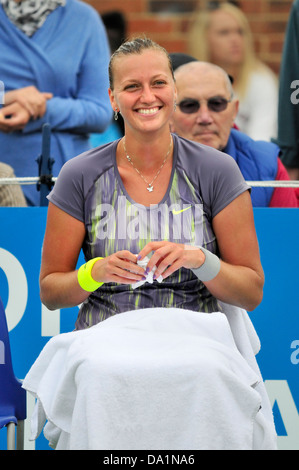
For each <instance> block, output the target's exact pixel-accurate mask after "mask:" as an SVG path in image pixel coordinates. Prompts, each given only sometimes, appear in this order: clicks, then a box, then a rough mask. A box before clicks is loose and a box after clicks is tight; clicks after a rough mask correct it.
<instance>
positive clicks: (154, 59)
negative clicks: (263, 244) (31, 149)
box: [40, 38, 264, 329]
mask: <svg viewBox="0 0 299 470" xmlns="http://www.w3.org/2000/svg"><path fill="white" fill-rule="evenodd" d="M109 79H110V88H109V96H110V101H111V105H112V108H113V111H114V114H115V118H117V116H118V113H121V115H122V117H123V119H124V123H125V136H124V137H123V138H122V139H119V140H117V141H114V142H112V143H109V144H107V145H104V146H101V147H98V148H95V149H92V150H90V151H88V152H85V153H84V154H82V155H79V156H77V157H75V158H73V159H71V160H70V161H68V162H67V163H66V164H65V165H64V167H63V168H62V170H61V172H60V175H59V176H58V179H57V182H56V184H55V186H54V188H53V190H52V192H51V193H50V195H49V201H50V202H49V209H48V220H47V227H46V234H45V239H44V245H43V254H42V263H41V272H40V290H41V299H42V302H43V303H44V304H45V305H46V306H47V307H48V308H49V309H57V308H65V307H70V306H75V305H79V304H81V307H80V311H79V316H78V319H77V322H76V329H84V328H87V327H90V326H92V325H95V324H97V323H98V322H100V321H102V320H105V319H107V318H109V317H111V316H112V315H115V314H119V313H122V312H125V311H130V310H134V309H140V308H147V307H176V308H181V309H189V310H193V311H196V312H205V313H210V312H214V311H219V310H220V311H221V307H220V305H219V303H218V301H219V300H220V301H223V302H226V303H229V304H233V305H236V306H239V307H242V308H244V309H247V310H252V309H254V308H255V307H256V306H257V305H258V304H259V303H260V302H261V300H262V296H263V284H264V274H263V269H262V266H261V262H260V256H259V248H258V241H257V237H256V232H255V227H254V219H253V210H252V204H251V199H250V192H249V187H248V185H247V184H246V182H245V181H244V178H243V176H242V174H241V172H240V170H239V168H238V166H237V164H236V162H235V161H234V160H233V159H232V158H231V157H230V156H228V155H226V154H224V153H222V152H219V151H217V150H215V149H212V148H208V147H206V146H203V145H201V144H198V143H196V142H191V141H189V140H186V139H183V138H181V137H178V136H176V135H173V134H171V132H170V128H169V121H170V118H171V116H172V114H173V112H174V109H175V105H176V104H175V102H176V86H175V82H174V77H173V71H172V67H171V61H170V58H169V55H168V54H167V52H166V51H165V50H164V49H163V48H161V47H160V46H159V45H157V44H156V43H154V42H153V41H151V40H149V39H147V38H142V39H140V38H137V39H134V40H133V41H128V42H126V43H124V44H123V45H122V46H120V48H119V49H118V50H117V51H116V52H115V53H114V54H113V55H112V57H111V60H110V65H109ZM81 248H82V249H83V252H84V256H85V259H86V263H85V264H84V265H83V266H81V267H80V268H79V270H77V269H76V265H77V261H78V256H79V253H80V250H81ZM148 259H149V261H148ZM154 269H156V271H155V272H154V273H153V270H154ZM150 273H151V274H153V277H152V281H151V282H145V281H148V275H149V274H150ZM137 283H138V284H137ZM248 286H250V288H248Z"/></svg>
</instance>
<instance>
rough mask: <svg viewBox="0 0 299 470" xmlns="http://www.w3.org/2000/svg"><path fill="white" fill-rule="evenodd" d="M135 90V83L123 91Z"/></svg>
mask: <svg viewBox="0 0 299 470" xmlns="http://www.w3.org/2000/svg"><path fill="white" fill-rule="evenodd" d="M136 88H138V85H137V84H136V83H132V84H131V85H127V86H126V87H125V90H135V89H136Z"/></svg>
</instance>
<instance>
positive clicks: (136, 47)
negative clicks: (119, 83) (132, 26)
mask: <svg viewBox="0 0 299 470" xmlns="http://www.w3.org/2000/svg"><path fill="white" fill-rule="evenodd" d="M147 49H154V50H157V51H160V52H163V54H165V56H166V58H167V60H168V65H169V70H170V72H171V75H172V77H173V79H174V75H173V69H172V62H171V59H170V56H169V53H168V52H167V51H166V49H164V47H162V46H160V44H158V43H156V42H154V41H153V40H152V39H150V38H147V37H146V36H144V37H137V38H132V39H130V40H128V41H125V42H124V43H122V44H121V45H120V46H119V48H118V49H117V50H116V51H115V52H114V53H113V54H112V56H111V58H110V62H109V68H108V74H109V84H110V89H111V90H113V88H114V75H113V64H114V61H115V59H116V58H117V57H119V56H125V55H131V54H141V53H142V52H143V51H145V50H147Z"/></svg>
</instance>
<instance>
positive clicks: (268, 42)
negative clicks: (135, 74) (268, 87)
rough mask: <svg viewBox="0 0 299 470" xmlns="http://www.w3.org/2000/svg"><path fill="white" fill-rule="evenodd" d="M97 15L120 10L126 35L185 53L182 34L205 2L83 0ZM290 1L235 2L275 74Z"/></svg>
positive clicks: (261, 54) (264, 59)
mask: <svg viewBox="0 0 299 470" xmlns="http://www.w3.org/2000/svg"><path fill="white" fill-rule="evenodd" d="M85 1H87V3H89V4H91V5H92V6H93V7H94V8H95V9H96V10H97V11H98V12H99V13H100V14H101V13H105V12H108V11H113V10H118V11H121V12H122V13H123V14H124V15H125V17H126V20H127V33H128V34H127V35H128V36H132V35H136V34H142V33H146V34H147V35H148V36H149V37H151V38H152V39H154V40H155V41H157V42H158V43H159V44H161V45H163V46H164V47H165V48H166V49H167V50H168V51H169V52H186V31H187V29H188V24H189V21H190V13H192V11H194V8H195V5H196V4H198V3H199V4H200V5H203V4H204V2H205V1H206V0H197V1H196V0H85ZM292 3H293V0H239V5H240V7H241V8H242V10H243V11H244V12H245V13H246V15H247V18H248V20H249V22H250V25H251V28H252V32H253V36H254V42H255V47H256V52H257V54H258V56H259V57H260V58H261V59H262V60H263V61H264V62H266V63H267V64H268V65H269V66H270V67H271V68H272V69H273V70H274V71H275V72H276V73H278V72H279V65H280V60H281V52H282V47H283V41H284V35H285V29H286V24H287V21H288V17H289V13H290V9H291V6H292Z"/></svg>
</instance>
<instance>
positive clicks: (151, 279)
mask: <svg viewBox="0 0 299 470" xmlns="http://www.w3.org/2000/svg"><path fill="white" fill-rule="evenodd" d="M136 256H137V255H136ZM149 260H150V258H149V257H148V256H145V257H144V258H143V259H142V260H138V261H137V264H138V266H141V267H142V268H144V269H146V267H147V263H148V262H149ZM156 269H157V267H156V266H154V267H153V269H152V270H151V271H150V272H149V273H148V274H147V276H146V279H144V280H142V281H138V282H135V283H134V284H132V285H131V286H132V288H133V289H136V288H137V287H140V286H142V284H144V283H145V282H149V283H150V284H153V282H154V274H155V271H156ZM156 281H158V282H160V283H161V282H163V276H159V277H158V278H157V279H156Z"/></svg>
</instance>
